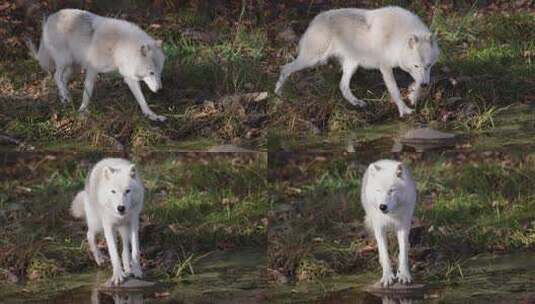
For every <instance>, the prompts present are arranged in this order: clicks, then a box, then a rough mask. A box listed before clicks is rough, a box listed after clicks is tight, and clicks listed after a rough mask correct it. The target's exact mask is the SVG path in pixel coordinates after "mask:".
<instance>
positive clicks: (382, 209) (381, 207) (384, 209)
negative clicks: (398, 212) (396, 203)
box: [379, 204, 388, 211]
mask: <svg viewBox="0 0 535 304" xmlns="http://www.w3.org/2000/svg"><path fill="white" fill-rule="evenodd" d="M386 208H388V207H387V206H386V205H385V204H381V205H379V209H381V211H386Z"/></svg>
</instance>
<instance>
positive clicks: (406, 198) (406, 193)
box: [361, 160, 416, 287]
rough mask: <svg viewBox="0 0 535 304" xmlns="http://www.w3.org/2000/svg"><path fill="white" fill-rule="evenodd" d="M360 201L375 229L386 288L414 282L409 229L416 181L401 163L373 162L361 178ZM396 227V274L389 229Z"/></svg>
mask: <svg viewBox="0 0 535 304" xmlns="http://www.w3.org/2000/svg"><path fill="white" fill-rule="evenodd" d="M361 203H362V206H363V207H364V211H366V224H367V225H368V227H369V228H370V229H371V230H372V231H373V233H374V235H375V239H376V240H377V247H378V249H379V262H380V263H381V266H382V268H383V276H382V278H381V284H382V285H383V286H384V287H387V286H389V285H391V284H393V283H394V280H395V279H397V280H398V282H400V283H403V284H409V283H411V282H412V278H411V274H410V270H409V260H408V252H409V246H410V244H409V232H410V229H411V219H412V214H413V212H414V206H415V204H416V184H415V183H414V181H413V179H412V176H411V173H410V171H409V169H408V168H406V167H405V166H404V165H403V164H402V163H400V162H397V161H394V160H380V161H377V162H375V163H372V164H371V165H370V166H369V167H368V169H367V170H366V172H365V173H364V178H363V180H362V189H361ZM389 228H393V230H394V231H395V232H396V235H397V239H398V244H399V263H398V267H399V268H398V272H397V275H396V276H394V274H393V273H392V268H391V266H390V258H389V256H388V244H387V239H386V232H387V230H388V229H389Z"/></svg>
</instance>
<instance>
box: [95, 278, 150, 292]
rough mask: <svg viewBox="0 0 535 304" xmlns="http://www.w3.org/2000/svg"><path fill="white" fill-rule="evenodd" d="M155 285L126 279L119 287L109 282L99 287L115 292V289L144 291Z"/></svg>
mask: <svg viewBox="0 0 535 304" xmlns="http://www.w3.org/2000/svg"><path fill="white" fill-rule="evenodd" d="M155 285H156V283H154V282H149V281H144V280H139V279H135V278H128V279H126V280H125V281H124V282H123V283H122V284H121V285H119V286H114V285H112V284H111V281H110V280H108V281H106V282H105V283H103V284H101V285H100V289H101V290H117V289H144V288H150V287H154V286H155Z"/></svg>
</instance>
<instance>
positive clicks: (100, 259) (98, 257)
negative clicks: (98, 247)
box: [93, 252, 106, 267]
mask: <svg viewBox="0 0 535 304" xmlns="http://www.w3.org/2000/svg"><path fill="white" fill-rule="evenodd" d="M93 258H95V263H97V265H98V266H99V267H100V266H102V265H103V264H104V263H105V262H106V258H105V257H104V256H103V255H102V253H100V252H97V253H95V254H94V255H93Z"/></svg>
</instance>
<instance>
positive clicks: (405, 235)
mask: <svg viewBox="0 0 535 304" xmlns="http://www.w3.org/2000/svg"><path fill="white" fill-rule="evenodd" d="M409 231H410V228H409V227H402V228H399V229H398V230H397V231H396V233H397V237H398V244H399V263H398V264H399V265H398V266H399V268H398V273H397V278H398V281H399V282H400V283H402V284H410V283H411V282H412V277H411V272H410V270H409V257H408V255H409V246H410V244H409Z"/></svg>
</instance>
